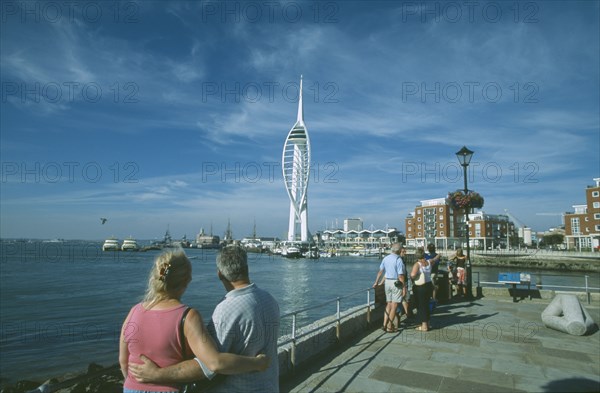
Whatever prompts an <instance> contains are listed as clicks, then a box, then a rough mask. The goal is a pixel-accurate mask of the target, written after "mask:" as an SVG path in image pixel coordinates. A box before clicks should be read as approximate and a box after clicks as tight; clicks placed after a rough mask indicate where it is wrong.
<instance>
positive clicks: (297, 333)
mask: <svg viewBox="0 0 600 393" xmlns="http://www.w3.org/2000/svg"><path fill="white" fill-rule="evenodd" d="M371 291H374V288H367V289H361V290H358V291H355V292H352V293H349V294H347V295H344V296H338V297H336V298H335V299H331V300H328V301H325V302H323V303H319V304H315V305H312V306H308V307H305V308H301V309H299V310H294V311H291V312H289V313H286V314H283V315H281V317H280V320H283V319H284V318H289V317H291V318H292V326H291V334H290V335H285V336H283V337H281V338H280V339H279V341H278V343H277V344H278V346H279V347H281V346H283V345H286V344H289V343H291V364H292V368H295V367H296V345H297V342H298V339H300V338H302V337H304V336H307V335H309V334H311V333H314V332H316V331H318V330H321V329H323V328H324V327H327V326H330V325H333V324H335V329H336V331H335V336H336V340H337V341H340V338H341V324H342V319H343V318H345V317H348V316H350V315H353V314H355V313H358V312H359V310H360V309H361V307H366V308H367V324H370V323H371V309H372V307H373V306H374V305H375V301H374V296H373V300H371ZM364 292H366V294H367V303H366V304H358V305H354V306H352V307H351V308H350V309H348V310H347V311H346V312H345V313H343V312H342V300H344V299H348V298H351V297H354V296H356V295H357V294H359V293H364ZM333 303H335V305H336V313H335V319H334V320H331V321H330V322H326V323H325V324H323V325H320V326H315V327H314V328H312V329H308V330H305V331H302V330H301V329H303V328H306V327H309V326H310V325H312V324H314V323H315V322H317V321H311V322H308V323H307V324H306V325H304V326H302V327H300V328H299V327H298V314H302V313H305V312H307V311H311V310H315V309H318V308H322V307H325V306H329V305H331V304H333ZM326 315H331V314H326Z"/></svg>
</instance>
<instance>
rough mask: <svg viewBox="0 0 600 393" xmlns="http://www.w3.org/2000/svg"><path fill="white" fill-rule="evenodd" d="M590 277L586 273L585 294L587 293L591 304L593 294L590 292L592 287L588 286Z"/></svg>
mask: <svg viewBox="0 0 600 393" xmlns="http://www.w3.org/2000/svg"><path fill="white" fill-rule="evenodd" d="M588 277H589V276H588V275H587V274H586V275H585V294H586V295H587V301H588V304H591V303H592V295H591V293H590V289H589V286H588Z"/></svg>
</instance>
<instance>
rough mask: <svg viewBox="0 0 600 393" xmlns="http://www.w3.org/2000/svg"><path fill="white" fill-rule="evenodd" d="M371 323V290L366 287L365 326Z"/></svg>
mask: <svg viewBox="0 0 600 393" xmlns="http://www.w3.org/2000/svg"><path fill="white" fill-rule="evenodd" d="M370 325H371V290H370V289H367V326H370Z"/></svg>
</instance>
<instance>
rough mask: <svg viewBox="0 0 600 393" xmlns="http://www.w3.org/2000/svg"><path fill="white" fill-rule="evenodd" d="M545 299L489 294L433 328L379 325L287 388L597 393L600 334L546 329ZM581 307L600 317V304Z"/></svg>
mask: <svg viewBox="0 0 600 393" xmlns="http://www.w3.org/2000/svg"><path fill="white" fill-rule="evenodd" d="M548 303H549V300H546V299H533V300H528V299H524V300H521V301H519V302H518V303H513V301H512V299H511V298H510V297H485V298H481V299H477V300H475V301H473V302H471V303H469V302H465V301H462V302H451V303H449V304H446V305H441V306H438V307H437V308H436V310H435V312H434V314H433V315H432V319H431V323H432V325H433V327H434V329H433V330H432V331H430V332H423V333H422V332H418V331H416V330H414V327H415V326H416V325H414V324H406V323H404V322H403V323H402V324H401V330H400V331H399V332H398V333H395V334H390V333H384V332H383V331H382V330H380V329H378V327H379V324H380V323H379V322H373V323H372V325H373V326H372V328H371V329H369V330H368V331H366V332H365V334H363V335H361V336H358V337H356V338H355V339H353V340H350V341H348V342H346V343H345V344H340V345H339V347H338V348H336V349H334V350H331V351H329V352H328V354H327V355H324V356H321V357H320V358H318V359H315V360H313V361H310V362H309V364H310V365H309V366H306V367H304V368H301V369H300V370H297V371H296V372H295V373H294V375H290V376H288V377H286V378H283V379H282V383H281V390H282V392H303V393H304V392H519V391H523V392H581V391H586V392H597V391H600V332H598V330H597V329H596V330H595V331H594V332H593V333H591V334H588V335H586V336H571V335H568V334H566V333H562V332H559V331H555V330H552V329H548V328H546V327H545V326H544V325H543V323H542V321H541V313H542V311H543V310H544V309H545V308H546V306H547V305H548ZM584 306H585V307H586V308H587V309H588V311H590V313H591V314H592V317H593V318H594V321H596V323H598V321H600V309H599V305H598V302H597V301H596V302H592V304H591V305H588V304H587V303H585V304H584Z"/></svg>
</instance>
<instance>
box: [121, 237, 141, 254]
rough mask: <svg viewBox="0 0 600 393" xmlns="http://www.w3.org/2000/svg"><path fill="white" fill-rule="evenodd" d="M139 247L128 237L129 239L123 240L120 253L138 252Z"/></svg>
mask: <svg viewBox="0 0 600 393" xmlns="http://www.w3.org/2000/svg"><path fill="white" fill-rule="evenodd" d="M139 249H140V247H139V246H138V244H137V241H136V240H135V239H134V238H132V237H131V236H129V238H127V239H125V240H123V244H122V245H121V250H122V251H139Z"/></svg>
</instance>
